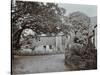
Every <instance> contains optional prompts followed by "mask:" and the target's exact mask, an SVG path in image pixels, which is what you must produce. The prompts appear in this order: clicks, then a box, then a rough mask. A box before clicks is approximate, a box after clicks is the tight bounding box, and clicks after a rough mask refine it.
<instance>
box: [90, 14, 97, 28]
mask: <svg viewBox="0 0 100 75" xmlns="http://www.w3.org/2000/svg"><path fill="white" fill-rule="evenodd" d="M96 24H97V16H94V17H91V25H93V26H95V25H96Z"/></svg>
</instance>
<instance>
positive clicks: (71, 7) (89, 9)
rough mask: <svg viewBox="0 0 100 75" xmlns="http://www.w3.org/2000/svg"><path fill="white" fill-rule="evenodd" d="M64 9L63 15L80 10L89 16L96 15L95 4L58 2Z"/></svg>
mask: <svg viewBox="0 0 100 75" xmlns="http://www.w3.org/2000/svg"><path fill="white" fill-rule="evenodd" d="M58 5H59V6H60V7H63V8H64V9H65V10H66V13H65V15H68V14H69V13H72V12H76V11H80V12H82V13H84V14H86V15H87V16H89V17H94V16H97V6H95V5H79V4H58Z"/></svg>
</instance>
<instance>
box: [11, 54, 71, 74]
mask: <svg viewBox="0 0 100 75" xmlns="http://www.w3.org/2000/svg"><path fill="white" fill-rule="evenodd" d="M12 70H13V73H16V74H20V73H21V74H26V73H43V72H60V71H68V70H70V68H69V67H68V66H67V67H66V66H65V65H64V54H56V55H44V56H17V57H15V60H14V62H13V67H12Z"/></svg>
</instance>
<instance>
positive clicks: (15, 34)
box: [11, 0, 97, 75]
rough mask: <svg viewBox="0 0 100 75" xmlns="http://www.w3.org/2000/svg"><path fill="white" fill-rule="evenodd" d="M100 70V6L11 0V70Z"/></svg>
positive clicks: (38, 71)
mask: <svg viewBox="0 0 100 75" xmlns="http://www.w3.org/2000/svg"><path fill="white" fill-rule="evenodd" d="M80 70H97V6H96V5H83V4H67V3H56V2H55V3H54V2H52V3H51V2H36V1H27V0H26V1H23V0H11V74H13V75H16V74H34V73H48V72H49V73H50V72H68V71H80Z"/></svg>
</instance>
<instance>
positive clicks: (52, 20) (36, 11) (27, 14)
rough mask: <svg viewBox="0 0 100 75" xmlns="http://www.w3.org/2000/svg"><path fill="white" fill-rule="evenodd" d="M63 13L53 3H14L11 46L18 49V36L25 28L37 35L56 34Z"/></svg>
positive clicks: (62, 10) (61, 9) (63, 11)
mask: <svg viewBox="0 0 100 75" xmlns="http://www.w3.org/2000/svg"><path fill="white" fill-rule="evenodd" d="M64 13H65V10H64V9H63V8H59V7H58V5H57V4H54V3H42V2H26V1H16V5H15V6H14V7H12V38H13V39H12V41H13V42H12V45H14V46H15V47H16V48H19V47H20V45H19V40H20V35H21V33H22V32H23V30H24V29H27V28H29V29H32V30H33V31H35V32H36V33H37V34H39V33H40V32H43V33H53V32H54V33H57V27H58V26H60V25H62V20H61V17H62V16H63V14H64Z"/></svg>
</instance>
